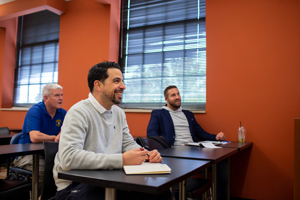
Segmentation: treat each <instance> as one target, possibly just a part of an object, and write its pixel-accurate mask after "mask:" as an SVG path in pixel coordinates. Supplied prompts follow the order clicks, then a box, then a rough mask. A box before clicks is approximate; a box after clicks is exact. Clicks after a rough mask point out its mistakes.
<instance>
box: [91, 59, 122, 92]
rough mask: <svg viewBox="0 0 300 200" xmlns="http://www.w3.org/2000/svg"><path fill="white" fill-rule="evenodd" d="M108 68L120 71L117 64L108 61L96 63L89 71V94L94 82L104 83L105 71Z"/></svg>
mask: <svg viewBox="0 0 300 200" xmlns="http://www.w3.org/2000/svg"><path fill="white" fill-rule="evenodd" d="M109 68H116V69H119V70H121V68H120V65H119V64H118V63H115V62H109V61H104V62H101V63H98V64H96V65H94V66H93V67H92V68H91V69H90V70H89V73H88V77H87V80H88V86H89V88H90V91H91V92H93V89H94V82H95V81H96V80H98V81H101V82H102V83H104V81H105V80H106V79H107V78H108V74H107V70H108V69H109Z"/></svg>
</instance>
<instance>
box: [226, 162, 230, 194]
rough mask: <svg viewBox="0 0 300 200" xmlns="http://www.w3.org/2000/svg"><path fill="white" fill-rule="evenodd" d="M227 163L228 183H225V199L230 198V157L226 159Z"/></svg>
mask: <svg viewBox="0 0 300 200" xmlns="http://www.w3.org/2000/svg"><path fill="white" fill-rule="evenodd" d="M227 165H228V183H227V200H230V157H228V159H227Z"/></svg>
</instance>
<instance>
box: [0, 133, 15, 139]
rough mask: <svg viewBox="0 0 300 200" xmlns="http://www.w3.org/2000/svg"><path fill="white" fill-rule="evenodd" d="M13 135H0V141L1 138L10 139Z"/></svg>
mask: <svg viewBox="0 0 300 200" xmlns="http://www.w3.org/2000/svg"><path fill="white" fill-rule="evenodd" d="M14 135H15V133H11V134H8V135H0V139H2V138H12V136H14Z"/></svg>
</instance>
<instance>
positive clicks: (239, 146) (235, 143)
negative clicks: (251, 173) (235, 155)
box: [216, 141, 253, 151]
mask: <svg viewBox="0 0 300 200" xmlns="http://www.w3.org/2000/svg"><path fill="white" fill-rule="evenodd" d="M252 145H253V142H243V143H242V142H238V141H231V142H230V143H227V144H217V145H216V146H220V147H223V148H237V149H238V150H239V151H242V150H244V149H247V148H249V147H251V146H252Z"/></svg>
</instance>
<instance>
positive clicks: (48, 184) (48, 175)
mask: <svg viewBox="0 0 300 200" xmlns="http://www.w3.org/2000/svg"><path fill="white" fill-rule="evenodd" d="M44 151H45V168H44V176H43V183H42V194H41V200H49V199H54V197H55V194H56V185H55V182H54V178H53V172H52V169H53V166H54V158H55V155H56V153H57V151H58V142H44Z"/></svg>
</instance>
